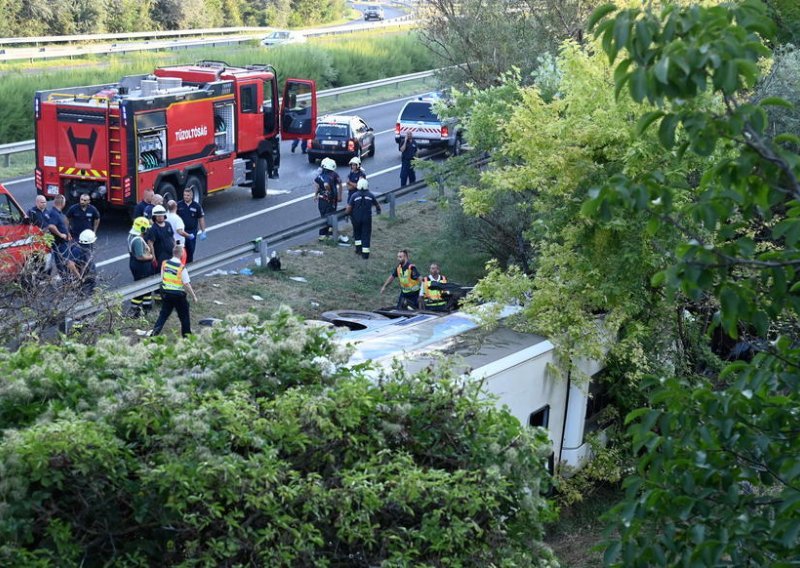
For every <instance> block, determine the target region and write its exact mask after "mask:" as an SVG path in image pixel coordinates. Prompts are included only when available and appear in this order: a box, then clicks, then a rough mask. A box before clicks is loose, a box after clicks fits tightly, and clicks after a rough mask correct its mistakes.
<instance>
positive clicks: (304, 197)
mask: <svg viewBox="0 0 800 568" xmlns="http://www.w3.org/2000/svg"><path fill="white" fill-rule="evenodd" d="M399 169H400V166H399V165H398V166H392V167H389V168H385V169H383V170H381V171H379V172H375V173H373V174H370V175H372V176H379V175H382V174H385V173H388V172H393V171H395V170H399ZM283 191H285V192H286V193H289V192H288V191H286V190H283ZM312 197H314V194H313V193H308V194H306V195H302V196H300V197H296V198H294V199H291V200H289V201H285V202H284V203H279V204H278V205H273V206H272V207H267V208H265V209H261V210H259V211H253V212H252V213H247V214H246V215H241V216H239V217H236V218H235V219H229V220H228V221H223V222H222V223H219V224H218V225H214V226H213V227H207V228H206V231H208V232H211V231H216V230H218V229H224V228H225V227H227V226H229V225H235V224H237V223H241V222H242V221H245V220H247V219H252V218H253V217H258V216H259V215H264V214H265V213H272V212H273V211H277V210H278V209H282V208H283V207H288V206H289V205H294V204H295V203H300V202H301V201H307V200H310V199H311V198H312ZM126 258H129V255H127V254H121V255H119V256H115V257H113V258H108V259H106V260H103V261H101V262H98V263H97V266H98V267H99V266H108V265H109V264H114V263H115V262H119V261H120V260H125V259H126Z"/></svg>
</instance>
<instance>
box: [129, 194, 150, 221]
mask: <svg viewBox="0 0 800 568" xmlns="http://www.w3.org/2000/svg"><path fill="white" fill-rule="evenodd" d="M153 194H154V191H153V190H152V189H151V188H148V189H145V190H144V195H142V200H141V201H140V202H139V203H137V204H136V207H134V209H133V218H134V219H138V218H139V217H147V216H146V215H145V211H147V208H148V207H150V205H151V203H152V201H153Z"/></svg>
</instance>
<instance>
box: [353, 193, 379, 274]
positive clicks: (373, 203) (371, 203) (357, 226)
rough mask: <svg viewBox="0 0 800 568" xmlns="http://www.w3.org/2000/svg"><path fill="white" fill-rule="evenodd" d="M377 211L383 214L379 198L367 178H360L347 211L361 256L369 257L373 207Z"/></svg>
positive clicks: (357, 249) (357, 250) (358, 252)
mask: <svg viewBox="0 0 800 568" xmlns="http://www.w3.org/2000/svg"><path fill="white" fill-rule="evenodd" d="M373 207H374V208H375V213H377V214H378V215H380V214H381V206H380V204H379V203H378V199H377V198H376V197H375V196H374V195H373V194H372V192H371V191H370V190H369V182H368V181H367V178H361V179H359V180H358V189H357V190H356V192H355V193H353V195H351V196H350V199H349V200H348V201H347V209H346V213H347V214H348V215H350V219H351V220H352V222H353V239H354V241H355V245H356V254H360V255H361V258H364V259H367V258H369V244H370V240H371V238H372V208H373Z"/></svg>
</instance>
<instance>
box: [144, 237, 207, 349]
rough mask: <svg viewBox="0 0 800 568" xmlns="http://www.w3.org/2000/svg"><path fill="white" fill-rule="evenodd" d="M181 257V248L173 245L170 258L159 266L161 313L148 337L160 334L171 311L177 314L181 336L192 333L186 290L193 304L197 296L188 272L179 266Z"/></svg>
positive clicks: (182, 266)
mask: <svg viewBox="0 0 800 568" xmlns="http://www.w3.org/2000/svg"><path fill="white" fill-rule="evenodd" d="M182 256H183V247H182V246H181V245H175V246H174V247H173V248H172V254H171V257H170V258H169V259H168V260H165V261H164V262H163V263H162V264H161V312H160V313H159V314H158V319H157V320H156V323H155V325H154V326H153V331H152V332H151V333H150V335H158V334H160V333H161V330H162V329H164V324H165V323H167V319H169V316H170V315H172V311H173V310H175V311H177V312H178V319H179V320H180V321H181V335H182V336H183V337H186V336H187V335H189V334H190V333H192V324H191V320H190V319H189V315H190V314H189V301H188V300H187V299H186V290H188V291H189V293H191V295H192V298H193V299H194V301H195V302H196V301H197V296H196V295H195V293H194V290H193V289H192V285H191V280H190V279H189V271H188V270H187V269H186V267H185V266H184V265H183V264H181V257H182Z"/></svg>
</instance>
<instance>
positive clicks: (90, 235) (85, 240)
mask: <svg viewBox="0 0 800 568" xmlns="http://www.w3.org/2000/svg"><path fill="white" fill-rule="evenodd" d="M96 240H97V235H95V234H94V231H92V230H91V229H84V230H83V231H81V234H80V235H78V242H79V243H80V244H82V245H91V244H93V243H94V242H95V241H96Z"/></svg>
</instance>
